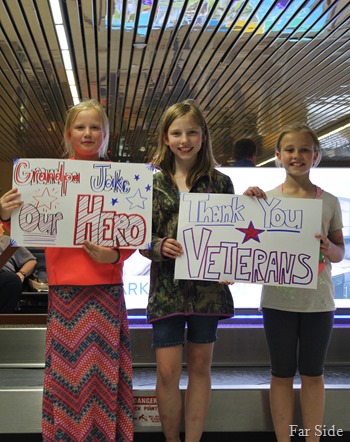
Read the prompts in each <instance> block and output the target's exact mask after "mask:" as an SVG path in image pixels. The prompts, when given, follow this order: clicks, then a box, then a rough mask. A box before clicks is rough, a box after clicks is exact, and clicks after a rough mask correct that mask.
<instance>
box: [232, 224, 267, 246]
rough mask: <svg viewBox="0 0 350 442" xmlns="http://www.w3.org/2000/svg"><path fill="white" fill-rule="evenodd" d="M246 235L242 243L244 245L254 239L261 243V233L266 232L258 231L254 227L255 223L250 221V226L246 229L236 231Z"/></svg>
mask: <svg viewBox="0 0 350 442" xmlns="http://www.w3.org/2000/svg"><path fill="white" fill-rule="evenodd" d="M236 230H239V231H240V232H242V233H244V234H245V237H244V239H243V241H242V244H243V243H245V242H247V241H248V240H249V239H254V240H255V241H258V242H260V239H259V235H260V233H263V232H265V230H260V229H256V228H255V227H254V225H253V222H252V221H250V223H249V226H248V227H247V228H246V229H238V228H237V229H236Z"/></svg>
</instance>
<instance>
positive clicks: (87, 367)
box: [42, 285, 133, 442]
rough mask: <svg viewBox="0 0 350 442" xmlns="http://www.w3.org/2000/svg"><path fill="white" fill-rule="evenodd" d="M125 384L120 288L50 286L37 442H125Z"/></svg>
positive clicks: (128, 434)
mask: <svg viewBox="0 0 350 442" xmlns="http://www.w3.org/2000/svg"><path fill="white" fill-rule="evenodd" d="M131 379H132V365H131V353H130V338H129V329H128V322H127V314H126V308H125V302H124V295H123V289H122V287H121V286H109V285H106V286H94V287H91V286H87V287H76V286H74V287H57V286H56V287H50V294H49V313H48V327H47V337H46V365H45V378H44V397H43V422H42V427H43V428H42V430H43V440H44V441H45V442H58V441H69V442H70V441H74V442H95V441H99V442H100V441H102V442H104V441H106V442H112V441H118V442H131V441H132V440H133V392H132V381H131Z"/></svg>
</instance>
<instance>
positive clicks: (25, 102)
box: [0, 0, 350, 442]
mask: <svg viewBox="0 0 350 442" xmlns="http://www.w3.org/2000/svg"><path fill="white" fill-rule="evenodd" d="M349 55H350V2H349V1H348V0H180V1H178V0H168V1H163V0H155V1H153V0H139V1H136V0H130V1H126V0H1V2H0V196H1V195H3V194H4V193H5V192H7V191H8V190H9V189H11V188H12V187H13V168H14V167H16V164H18V159H28V160H29V161H30V160H32V161H33V164H35V159H44V160H45V161H48V160H49V159H54V160H59V159H61V158H62V154H63V144H62V139H63V129H64V121H65V117H66V112H67V109H69V108H70V107H71V106H72V105H74V104H76V103H78V102H80V101H81V100H82V99H86V98H96V99H97V100H98V101H99V102H100V103H101V104H102V105H103V106H104V108H105V110H106V112H107V115H108V119H109V125H110V142H109V146H108V157H109V159H110V160H111V161H112V162H115V163H120V164H121V166H120V167H123V165H122V164H123V163H125V164H131V165H137V167H139V166H140V165H144V164H148V163H150V162H151V160H152V156H153V154H154V152H155V149H156V146H157V142H158V129H159V123H160V118H161V115H162V114H163V112H164V111H165V109H167V108H168V107H169V106H170V105H172V104H174V103H176V102H180V101H183V100H186V99H190V100H193V101H194V102H195V103H196V104H197V105H198V106H199V107H200V108H201V109H202V111H203V114H204V116H205V118H206V121H207V123H208V127H209V130H210V133H211V137H212V144H213V151H214V155H215V158H216V161H217V164H218V166H217V168H218V169H219V170H221V171H222V172H223V173H225V174H227V175H229V176H230V177H231V179H232V182H233V184H234V186H235V193H237V194H238V195H241V194H242V193H243V192H244V190H245V189H246V188H247V187H249V186H250V185H254V186H255V185H257V186H259V187H261V188H263V189H264V190H269V189H271V188H272V187H274V186H277V185H278V184H280V182H281V181H280V180H281V169H280V168H278V167H276V165H275V147H276V140H277V137H278V134H279V132H280V131H281V129H282V128H283V127H284V126H285V125H288V124H293V123H296V122H301V123H305V124H307V125H308V126H310V127H311V128H312V129H313V130H314V131H315V132H316V134H317V136H318V138H319V140H320V145H321V151H322V160H321V162H320V164H319V166H318V167H317V168H316V169H315V170H312V171H311V177H312V178H313V179H314V180H315V182H316V183H317V185H318V186H320V187H322V188H323V189H325V190H327V191H329V192H331V193H333V194H334V195H336V196H337V197H338V199H339V201H340V204H341V210H342V217H343V226H344V227H343V235H344V242H345V256H344V259H343V260H342V261H341V263H338V264H337V265H334V266H332V280H333V283H334V287H335V305H336V313H335V322H334V328H333V333H332V338H331V342H330V346H329V351H328V355H327V361H326V367H325V396H326V409H325V418H324V426H323V427H322V428H321V429H320V430H321V432H322V438H321V440H330V441H333V440H340V441H344V442H345V441H350V405H349V404H350V172H349V167H350V56H349ZM245 137H248V138H251V139H252V140H254V142H255V144H256V145H257V158H256V166H257V167H254V168H249V169H246V168H239V167H235V158H234V156H233V144H234V143H235V141H237V140H239V139H240V138H245ZM30 250H32V251H33V253H34V254H35V255H36V256H37V259H38V268H37V273H36V276H37V278H36V281H34V283H33V282H30V281H29V279H28V280H26V281H25V283H24V286H23V292H22V296H21V299H20V301H19V303H18V305H17V308H16V311H15V312H14V313H13V314H0V441H1V442H22V441H23V442H37V441H41V440H42V438H41V407H42V395H43V376H44V353H45V338H46V321H47V307H48V283H47V279H46V276H45V255H44V249H43V248H41V247H39V246H38V245H36V246H33V247H32V248H30ZM39 266H40V268H39ZM124 288H125V299H126V307H127V309H128V320H129V327H130V333H131V348H132V362H133V389H134V406H135V411H134V428H135V442H138V441H139V442H141V441H147V442H157V441H163V440H164V436H163V435H162V430H161V426H160V421H159V414H158V412H157V403H156V396H155V381H156V363H155V355H154V351H153V350H152V348H151V335H152V328H151V326H150V324H148V323H147V320H146V306H147V299H148V289H149V260H147V258H144V257H143V256H141V255H140V254H139V253H138V251H137V252H136V253H135V254H134V255H132V256H131V257H130V258H129V259H128V260H127V261H126V264H125V267H124ZM230 290H231V293H232V297H233V300H234V304H235V315H234V316H233V317H232V318H229V319H226V320H223V321H220V325H219V328H218V340H217V342H216V343H215V347H214V355H213V365H212V397H211V402H210V408H209V413H208V418H207V420H206V426H205V431H204V434H203V437H202V442H212V441H214V440H215V441H217V440H221V441H222V442H226V441H230V442H231V441H237V442H240V441H242V442H251V441H254V442H259V441H263V440H266V441H271V442H274V441H276V438H275V436H274V431H273V425H272V419H271V415H270V409H269V385H270V365H269V364H270V363H269V354H268V349H267V345H266V341H265V336H264V330H263V322H262V315H261V311H260V310H259V305H260V304H259V300H260V293H261V284H253V283H237V284H233V285H232V286H230ZM183 366H184V371H183V376H182V377H181V385H180V387H181V391H182V393H183V395H184V391H185V386H186V380H187V378H186V360H185V359H184V361H183ZM294 394H295V404H296V415H295V422H296V425H298V426H299V427H300V428H302V422H301V414H300V406H299V405H298V404H299V397H300V396H299V395H300V378H299V376H297V377H296V379H295V384H294ZM291 440H295V441H297V440H304V438H303V437H302V435H301V434H300V435H298V434H295V435H293V437H292V438H291Z"/></svg>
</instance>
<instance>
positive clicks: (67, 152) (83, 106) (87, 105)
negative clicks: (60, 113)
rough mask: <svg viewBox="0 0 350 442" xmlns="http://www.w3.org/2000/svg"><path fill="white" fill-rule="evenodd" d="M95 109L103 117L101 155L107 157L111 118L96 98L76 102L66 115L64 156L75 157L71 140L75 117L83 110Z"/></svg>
mask: <svg viewBox="0 0 350 442" xmlns="http://www.w3.org/2000/svg"><path fill="white" fill-rule="evenodd" d="M91 109H94V110H95V111H97V112H98V114H99V116H100V119H101V127H102V144H101V147H100V150H99V155H100V157H101V158H106V157H107V148H108V142H109V120H108V117H107V114H106V112H105V110H104V108H103V107H102V105H101V104H100V103H99V102H98V101H97V100H95V99H87V100H83V101H81V102H80V103H78V104H76V105H75V106H72V107H70V108H69V109H68V111H67V116H66V123H65V126H64V132H63V137H64V152H63V156H64V157H68V158H72V157H74V155H75V153H74V148H73V146H72V143H71V141H70V130H71V128H72V126H73V124H74V121H75V119H76V118H77V116H78V114H79V113H80V112H82V111H86V110H91Z"/></svg>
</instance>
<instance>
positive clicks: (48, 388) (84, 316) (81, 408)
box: [0, 100, 134, 442]
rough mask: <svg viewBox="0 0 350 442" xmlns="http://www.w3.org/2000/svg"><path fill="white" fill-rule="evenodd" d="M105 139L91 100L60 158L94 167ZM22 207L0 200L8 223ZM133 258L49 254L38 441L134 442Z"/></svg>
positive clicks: (74, 119) (69, 124) (98, 250)
mask: <svg viewBox="0 0 350 442" xmlns="http://www.w3.org/2000/svg"><path fill="white" fill-rule="evenodd" d="M108 138H109V124H108V118H107V115H106V113H105V111H104V109H103V108H102V106H100V104H99V103H98V102H97V101H95V100H86V101H83V102H81V103H80V104H78V105H76V106H74V107H72V108H71V109H70V110H69V111H68V114H67V120H66V125H65V130H64V140H65V150H66V156H68V157H71V158H72V159H76V160H90V161H98V160H101V159H103V158H104V157H105V155H106V150H107V145H108ZM22 203H23V201H21V200H20V194H19V192H18V190H17V189H12V190H10V191H9V192H7V193H6V194H4V195H3V197H2V198H1V199H0V215H1V218H2V219H3V220H7V221H8V220H9V218H10V216H11V213H12V211H13V210H15V209H17V208H18V207H20V205H21V204H22ZM133 252H134V250H118V249H113V248H107V247H101V246H98V245H96V244H94V243H92V242H90V241H85V242H84V246H83V248H81V249H80V248H47V249H46V252H45V253H46V265H47V275H48V281H49V306H48V322H47V336H46V355H45V375H44V397H43V421H42V430H43V440H44V441H47V442H51V441H52V442H53V441H57V440H69V441H79V442H84V441H87V440H91V441H92V440H106V441H115V440H116V441H123V442H131V441H132V440H133V393H132V381H131V376H132V365H131V354H130V339H129V328H128V322H127V313H126V308H125V301H124V292H123V281H122V275H123V261H124V260H125V259H127V258H128V257H129V256H130V255H131V254H132V253H133Z"/></svg>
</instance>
